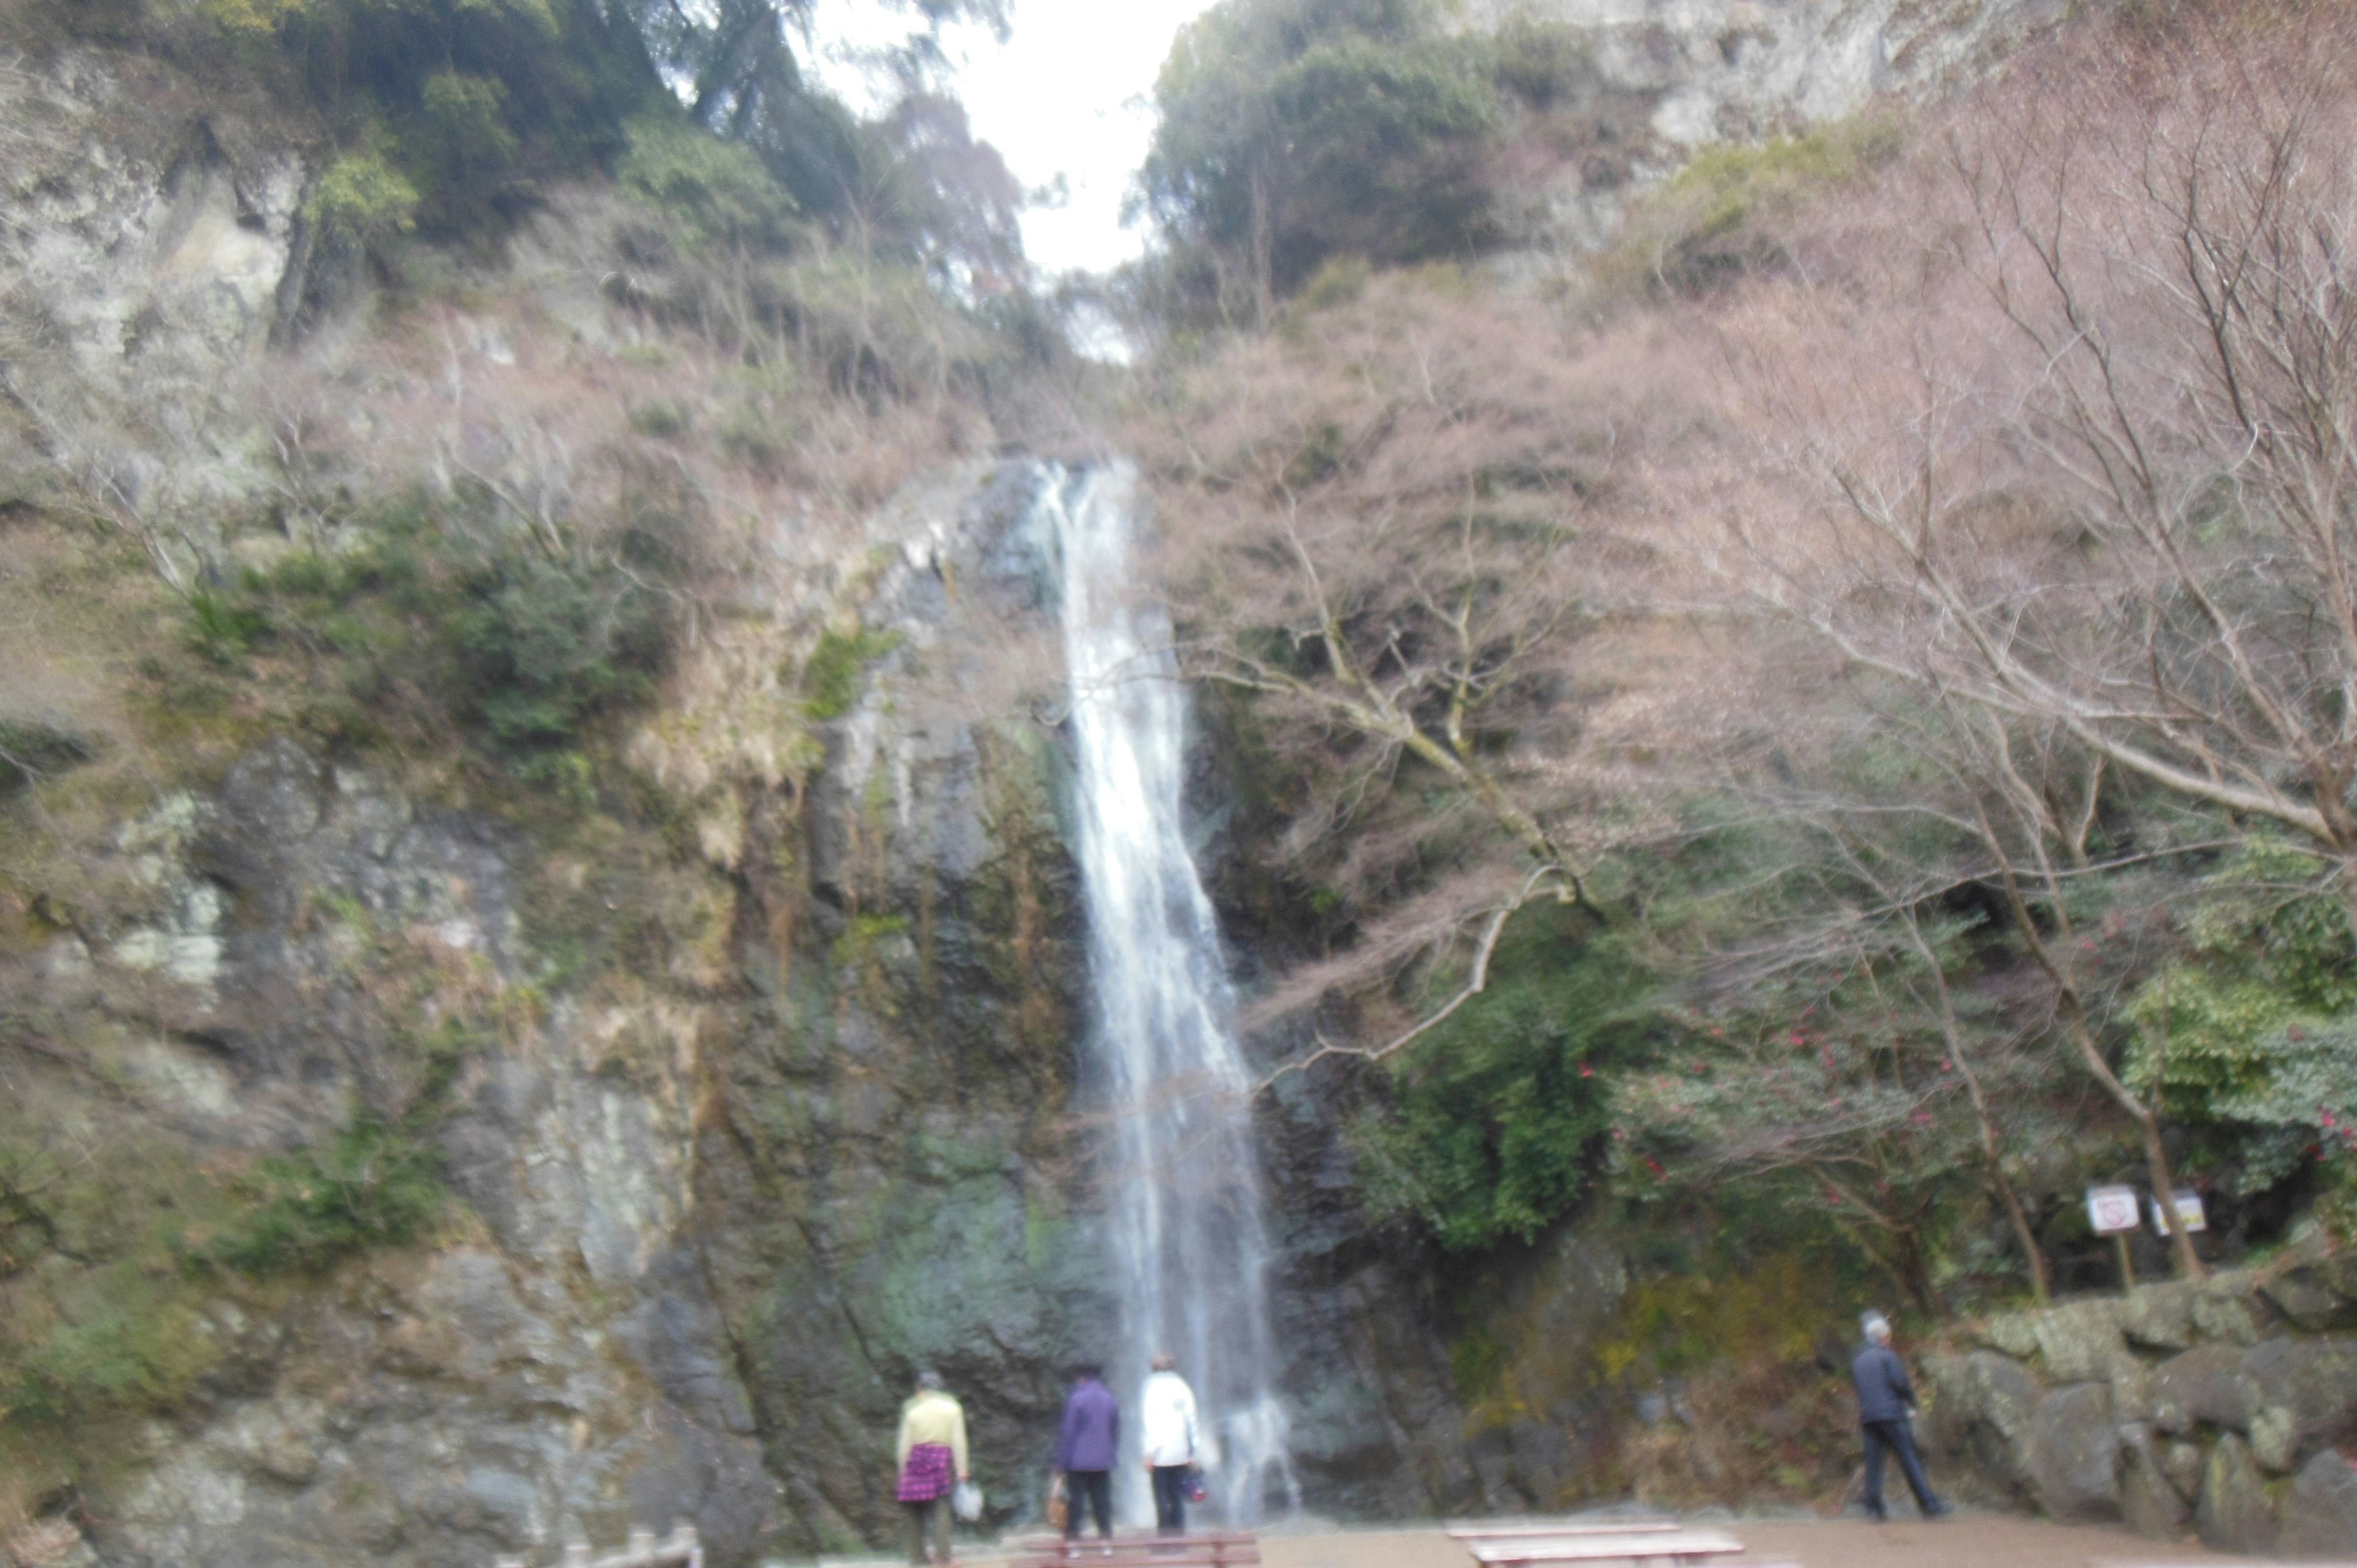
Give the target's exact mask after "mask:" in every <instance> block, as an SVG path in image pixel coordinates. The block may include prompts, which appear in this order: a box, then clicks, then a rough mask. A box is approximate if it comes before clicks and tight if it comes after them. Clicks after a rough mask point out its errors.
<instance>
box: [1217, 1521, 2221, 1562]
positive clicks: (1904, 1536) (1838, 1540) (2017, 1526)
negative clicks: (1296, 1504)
mask: <svg viewBox="0 0 2357 1568" xmlns="http://www.w3.org/2000/svg"><path fill="white" fill-rule="evenodd" d="M1696 1528H1698V1529H1704V1530H1724V1531H1726V1532H1727V1534H1729V1535H1732V1536H1734V1537H1735V1538H1736V1539H1737V1540H1738V1541H1742V1542H1743V1543H1744V1545H1745V1546H1746V1547H1748V1548H1749V1551H1748V1552H1746V1553H1745V1555H1744V1556H1743V1557H1741V1558H1738V1559H1733V1560H1731V1563H1733V1564H1740V1563H1777V1562H1789V1563H1798V1564H1799V1565H1800V1568H2093V1565H2097V1564H2122V1565H2126V1564H2142V1563H2232V1562H2234V1561H2236V1559H2233V1558H2229V1557H2222V1556H2220V1555H2219V1554H2218V1553H2216V1552H2209V1551H2205V1550H2204V1549H2202V1548H2201V1546H2198V1545H2182V1546H2180V1545H2172V1544H2169V1543H2168V1542H2164V1541H2147V1540H2145V1539H2144V1538H2143V1537H2141V1536H2135V1535H2130V1534H2128V1533H2126V1531H2124V1530H2095V1529H2087V1528H2081V1527H2069V1526H2062V1525H2051V1524H2040V1523H2037V1522H2035V1521H2033V1520H2022V1519H2013V1518H2009V1517H2007V1516H2005V1515H2001V1514H1973V1513H1959V1514H1957V1515H1956V1516H1955V1517H1954V1518H1953V1519H1949V1520H1942V1521H1940V1522H1939V1523H1937V1524H1925V1523H1922V1522H1921V1521H1917V1520H1909V1521H1894V1522H1892V1523H1890V1524H1886V1525H1871V1524H1867V1523H1865V1522H1864V1521H1862V1520H1861V1521H1857V1522H1852V1521H1849V1520H1838V1521H1832V1522H1824V1523H1784V1522H1775V1523H1764V1522H1763V1523H1753V1522H1751V1521H1749V1520H1738V1521H1736V1522H1734V1523H1731V1524H1725V1523H1701V1524H1698V1525H1697V1526H1696ZM1261 1555H1262V1558H1263V1561H1264V1562H1265V1563H1266V1565H1267V1568H1471V1559H1470V1558H1469V1557H1468V1556H1467V1554H1466V1552H1465V1549H1464V1548H1463V1547H1461V1546H1459V1545H1458V1544H1457V1542H1455V1541H1451V1540H1449V1539H1448V1537H1447V1536H1446V1535H1443V1534H1441V1533H1440V1532H1439V1531H1438V1530H1340V1531H1336V1532H1334V1533H1332V1534H1304V1535H1270V1536H1266V1537H1264V1538H1263V1539H1262V1541H1261Z"/></svg>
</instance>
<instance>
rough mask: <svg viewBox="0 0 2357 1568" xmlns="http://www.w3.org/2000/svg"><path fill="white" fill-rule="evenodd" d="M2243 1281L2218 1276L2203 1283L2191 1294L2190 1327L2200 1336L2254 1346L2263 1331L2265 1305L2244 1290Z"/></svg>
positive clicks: (2264, 1327)
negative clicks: (2191, 1317) (2191, 1324)
mask: <svg viewBox="0 0 2357 1568" xmlns="http://www.w3.org/2000/svg"><path fill="white" fill-rule="evenodd" d="M2244 1283H2245V1282H2244V1281H2243V1280H2238V1279H2233V1278H2219V1279H2213V1280H2211V1281H2208V1282H2206V1283H2203V1284H2202V1285H2201V1286H2200V1287H2199V1288H2198V1289H2197V1290H2196V1292H2195V1294H2194V1297H2193V1327H2194V1330H2195V1331H2196V1332H2197V1333H2199V1334H2200V1335H2201V1337H2202V1338H2204V1339H2222V1340H2225V1341H2227V1342H2229V1343H2231V1344H2235V1345H2255V1344H2257V1343H2258V1342H2259V1338H2260V1337H2261V1336H2262V1335H2264V1334H2265V1333H2266V1306H2265V1305H2263V1304H2262V1303H2261V1302H2260V1301H2259V1300H2258V1299H2257V1298H2256V1297H2255V1296H2253V1295H2252V1294H2250V1293H2249V1292H2248V1291H2247V1290H2245V1289H2244Z"/></svg>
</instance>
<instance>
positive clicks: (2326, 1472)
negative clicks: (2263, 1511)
mask: <svg viewBox="0 0 2357 1568" xmlns="http://www.w3.org/2000/svg"><path fill="white" fill-rule="evenodd" d="M2276 1550H2277V1551H2279V1552H2283V1553H2284V1555H2286V1556H2287V1557H2348V1556H2351V1555H2352V1554H2357V1470H2352V1467H2351V1466H2350V1462H2349V1460H2348V1458H2347V1456H2345V1455H2342V1454H2341V1452H2340V1451H2339V1450H2337V1449H2331V1448H2328V1449H2325V1450H2324V1451H2323V1452H2321V1453H2319V1454H2318V1455H2316V1456H2315V1457H2314V1458H2312V1459H2310V1460H2309V1462H2308V1463H2307V1464H2306V1465H2304V1466H2301V1467H2300V1472H2299V1475H2298V1477H2296V1478H2295V1479H2294V1480H2293V1481H2292V1484H2291V1490H2290V1491H2289V1492H2288V1493H2287V1494H2286V1495H2285V1497H2284V1500H2283V1528H2282V1531H2281V1533H2280V1535H2279V1536H2278V1537H2277V1539H2276Z"/></svg>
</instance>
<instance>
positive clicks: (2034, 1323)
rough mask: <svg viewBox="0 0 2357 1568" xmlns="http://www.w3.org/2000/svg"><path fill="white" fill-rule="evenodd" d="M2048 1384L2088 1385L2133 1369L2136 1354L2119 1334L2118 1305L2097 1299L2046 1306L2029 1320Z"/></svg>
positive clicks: (2114, 1302)
mask: <svg viewBox="0 0 2357 1568" xmlns="http://www.w3.org/2000/svg"><path fill="white" fill-rule="evenodd" d="M2030 1326H2031V1329H2032V1331H2033V1332H2034V1334H2035V1335H2036V1337H2037V1339H2038V1355H2039V1359H2040V1361H2041V1362H2043V1363H2044V1366H2045V1371H2046V1377H2047V1380H2048V1381H2050V1382H2055V1383H2088V1382H2096V1381H2100V1380H2108V1379H2110V1378H2111V1377H2112V1376H2113V1375H2114V1374H2115V1372H2118V1371H2119V1370H2121V1369H2122V1368H2123V1367H2124V1366H2133V1365H2135V1362H2136V1357H2135V1353H2134V1352H2132V1351H2131V1350H2129V1349H2128V1347H2127V1341H2126V1339H2125V1338H2123V1337H2121V1334H2120V1304H2119V1303H2118V1302H2116V1301H2112V1300H2107V1299H2098V1300H2094V1301H2074V1302H2072V1303H2070V1304H2068V1305H2063V1306H2055V1307H2049V1308H2048V1309H2047V1310H2045V1311H2044V1312H2040V1313H2035V1314H2032V1315H2031V1317H2030Z"/></svg>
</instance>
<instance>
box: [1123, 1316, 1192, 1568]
mask: <svg viewBox="0 0 2357 1568" xmlns="http://www.w3.org/2000/svg"><path fill="white" fill-rule="evenodd" d="M1177 1368H1178V1363H1177V1362H1176V1361H1174V1360H1173V1359H1171V1357H1170V1355H1169V1353H1168V1351H1165V1352H1164V1353H1163V1354H1161V1355H1158V1356H1157V1357H1155V1358H1154V1371H1153V1374H1152V1375H1151V1376H1149V1377H1148V1378H1147V1379H1146V1389H1145V1391H1144V1392H1142V1393H1140V1394H1139V1395H1138V1398H1137V1404H1138V1412H1139V1416H1140V1420H1141V1427H1142V1430H1143V1433H1144V1440H1143V1443H1142V1444H1141V1446H1142V1447H1143V1449H1144V1451H1145V1456H1146V1474H1148V1475H1150V1476H1152V1477H1154V1526H1155V1529H1156V1530H1158V1531H1159V1532H1160V1533H1162V1534H1164V1535H1184V1534H1186V1533H1187V1479H1188V1472H1189V1471H1191V1470H1192V1469H1194V1467H1195V1391H1194V1390H1192V1389H1190V1388H1189V1387H1188V1386H1187V1380H1186V1379H1184V1378H1182V1377H1180V1376H1179V1373H1178V1370H1177Z"/></svg>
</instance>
